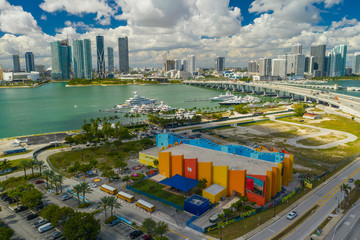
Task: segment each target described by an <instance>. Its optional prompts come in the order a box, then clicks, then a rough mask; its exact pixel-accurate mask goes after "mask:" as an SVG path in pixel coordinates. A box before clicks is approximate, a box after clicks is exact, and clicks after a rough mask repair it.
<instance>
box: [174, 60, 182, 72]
mask: <svg viewBox="0 0 360 240" xmlns="http://www.w3.org/2000/svg"><path fill="white" fill-rule="evenodd" d="M174 61H175V70H178V71H181V60H180V59H174Z"/></svg>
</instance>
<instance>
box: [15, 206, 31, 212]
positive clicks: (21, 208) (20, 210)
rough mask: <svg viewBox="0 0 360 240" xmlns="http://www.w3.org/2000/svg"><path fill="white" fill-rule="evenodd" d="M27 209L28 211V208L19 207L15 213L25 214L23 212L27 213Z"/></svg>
mask: <svg viewBox="0 0 360 240" xmlns="http://www.w3.org/2000/svg"><path fill="white" fill-rule="evenodd" d="M27 209H28V207H25V206H20V207H18V208H15V212H16V213H19V212H23V211H25V210H27Z"/></svg>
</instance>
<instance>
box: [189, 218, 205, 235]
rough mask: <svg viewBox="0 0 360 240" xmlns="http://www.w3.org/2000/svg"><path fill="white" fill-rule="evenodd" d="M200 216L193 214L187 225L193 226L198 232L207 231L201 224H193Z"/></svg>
mask: <svg viewBox="0 0 360 240" xmlns="http://www.w3.org/2000/svg"><path fill="white" fill-rule="evenodd" d="M198 218H199V217H198V216H192V217H191V218H190V219H189V220H187V221H186V226H188V227H189V228H192V229H194V230H196V231H198V232H201V233H205V229H204V228H202V227H199V226H196V225H195V224H193V222H194V221H195V220H196V219H198Z"/></svg>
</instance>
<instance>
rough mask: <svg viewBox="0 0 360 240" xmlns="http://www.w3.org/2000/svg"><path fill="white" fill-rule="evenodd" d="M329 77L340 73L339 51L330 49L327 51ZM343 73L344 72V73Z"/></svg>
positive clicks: (340, 58)
mask: <svg viewBox="0 0 360 240" xmlns="http://www.w3.org/2000/svg"><path fill="white" fill-rule="evenodd" d="M329 63H330V69H329V77H340V76H343V75H341V74H342V63H343V61H342V56H341V53H337V52H333V51H331V52H330V53H329ZM344 74H345V73H344Z"/></svg>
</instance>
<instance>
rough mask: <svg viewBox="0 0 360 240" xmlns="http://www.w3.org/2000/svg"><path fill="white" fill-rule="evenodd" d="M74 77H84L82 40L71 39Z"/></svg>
mask: <svg viewBox="0 0 360 240" xmlns="http://www.w3.org/2000/svg"><path fill="white" fill-rule="evenodd" d="M73 58H74V60H73V63H74V78H76V79H77V78H84V77H85V73H84V68H85V67H84V49H83V41H82V40H73Z"/></svg>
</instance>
